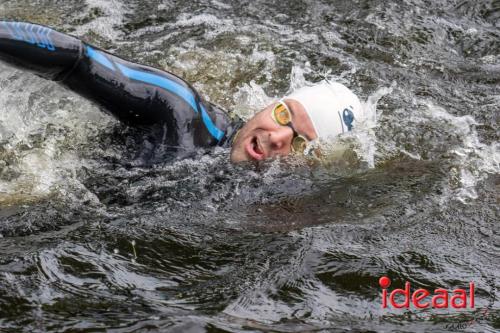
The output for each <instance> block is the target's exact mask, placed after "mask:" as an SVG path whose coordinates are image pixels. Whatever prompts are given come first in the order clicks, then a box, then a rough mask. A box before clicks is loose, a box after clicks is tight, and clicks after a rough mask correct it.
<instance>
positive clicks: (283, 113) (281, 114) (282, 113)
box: [273, 103, 292, 126]
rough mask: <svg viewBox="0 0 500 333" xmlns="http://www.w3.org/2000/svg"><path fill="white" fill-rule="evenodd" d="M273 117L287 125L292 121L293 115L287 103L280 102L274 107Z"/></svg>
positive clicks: (279, 122)
mask: <svg viewBox="0 0 500 333" xmlns="http://www.w3.org/2000/svg"><path fill="white" fill-rule="evenodd" d="M273 119H274V120H275V121H276V122H277V123H278V124H280V125H282V126H285V125H287V124H289V123H290V122H291V121H292V115H291V114H290V111H288V109H287V108H286V106H285V104H283V103H278V104H276V106H275V107H274V109H273Z"/></svg>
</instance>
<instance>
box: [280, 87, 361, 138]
mask: <svg viewBox="0 0 500 333" xmlns="http://www.w3.org/2000/svg"><path fill="white" fill-rule="evenodd" d="M285 99H293V100H295V101H297V102H300V103H301V104H302V106H303V107H304V109H305V110H306V112H307V114H308V115H309V118H310V119H311V121H312V123H313V126H314V129H315V130H316V134H317V135H318V138H320V139H321V140H328V139H333V138H334V137H336V136H337V135H339V134H342V133H345V132H348V131H350V130H352V128H353V127H354V125H355V123H356V121H357V120H360V119H361V118H362V117H363V108H362V107H361V103H360V102H359V99H358V97H357V96H356V95H354V93H353V92H352V91H351V90H349V89H348V88H347V87H346V86H344V85H343V84H340V83H336V82H329V81H322V82H320V83H318V84H316V85H314V86H310V87H303V88H300V89H298V90H296V91H294V92H293V93H292V94H291V95H289V96H287V97H285Z"/></svg>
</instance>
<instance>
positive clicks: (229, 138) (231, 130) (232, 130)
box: [219, 118, 245, 147]
mask: <svg viewBox="0 0 500 333" xmlns="http://www.w3.org/2000/svg"><path fill="white" fill-rule="evenodd" d="M243 125H245V122H244V121H243V120H241V119H240V118H237V119H235V120H233V121H232V122H231V125H229V126H228V127H227V129H226V134H225V135H224V137H223V138H222V139H221V140H220V141H219V146H221V147H231V146H232V144H233V140H234V138H235V137H236V134H237V133H238V131H239V130H240V129H241V128H242V127H243Z"/></svg>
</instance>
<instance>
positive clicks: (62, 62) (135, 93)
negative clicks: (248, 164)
mask: <svg viewBox="0 0 500 333" xmlns="http://www.w3.org/2000/svg"><path fill="white" fill-rule="evenodd" d="M0 59H1V60H3V61H5V62H7V63H10V64H12V65H15V66H17V67H20V68H24V69H28V70H31V71H32V72H34V73H35V74H36V75H38V76H41V77H44V78H46V79H50V80H53V81H57V82H59V83H60V84H62V85H64V86H66V87H68V88H69V89H71V90H73V91H75V92H77V93H78V94H80V95H82V96H84V97H86V98H88V99H90V100H93V101H94V102H95V103H97V104H98V105H99V106H101V107H102V108H103V109H104V110H106V111H107V112H110V113H111V114H112V115H113V116H115V117H116V118H118V119H119V120H120V121H122V122H124V123H126V124H129V125H132V126H136V127H141V128H145V129H148V128H153V127H160V128H162V130H163V131H164V132H163V136H164V137H165V143H166V144H168V145H169V146H171V147H175V148H176V149H178V150H179V151H189V150H192V149H195V148H197V147H212V146H217V145H218V146H223V147H229V146H231V161H232V162H234V163H236V162H241V161H251V160H254V161H259V160H264V159H267V158H273V157H276V156H284V155H288V154H290V153H291V152H297V153H302V152H304V151H305V150H306V147H307V145H308V143H309V142H311V141H313V140H316V139H320V140H322V141H328V140H331V139H333V138H335V137H336V136H337V135H339V134H341V133H344V132H347V131H350V130H352V128H353V126H355V122H356V119H360V118H361V117H363V110H362V108H361V105H360V102H359V100H358V98H357V97H356V96H355V95H354V94H353V93H352V92H351V91H350V90H349V89H348V88H346V87H345V86H343V85H341V84H339V83H331V82H326V81H324V82H321V83H319V84H316V85H314V86H311V87H304V88H301V89H299V90H297V91H295V92H293V93H292V94H291V95H289V96H287V97H284V98H282V99H280V100H279V101H277V102H274V103H272V104H270V105H268V106H267V107H266V108H264V109H263V110H262V111H260V112H259V113H257V114H256V115H255V116H254V117H253V118H251V119H250V120H249V121H247V122H246V123H244V122H243V121H242V120H241V119H239V118H237V117H230V116H229V115H228V114H227V113H226V112H224V111H223V110H221V109H220V108H218V107H217V106H215V105H213V104H211V103H207V102H206V101H204V100H203V98H202V97H201V96H200V95H199V94H198V93H197V92H196V90H194V88H193V87H192V86H191V85H190V84H189V83H187V82H186V81H184V80H183V79H181V78H179V77H177V76H175V75H173V74H171V73H168V72H165V71H161V70H158V69H155V68H152V67H148V66H143V65H139V64H135V63H132V62H129V61H126V60H124V59H121V58H119V57H116V56H114V55H112V54H109V53H107V52H105V51H103V50H100V49H98V48H96V47H94V46H91V45H88V44H86V43H84V42H82V41H80V40H79V39H77V38H75V37H72V36H69V35H66V34H63V33H60V32H58V31H55V30H52V29H50V28H47V27H44V26H40V25H36V24H31V23H23V22H4V21H0Z"/></svg>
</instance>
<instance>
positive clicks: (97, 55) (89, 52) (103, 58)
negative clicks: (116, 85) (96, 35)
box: [87, 46, 115, 72]
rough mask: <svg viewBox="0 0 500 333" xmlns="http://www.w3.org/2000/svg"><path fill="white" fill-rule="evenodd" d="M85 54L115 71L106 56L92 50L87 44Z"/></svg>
mask: <svg viewBox="0 0 500 333" xmlns="http://www.w3.org/2000/svg"><path fill="white" fill-rule="evenodd" d="M87 55H88V56H89V58H91V59H93V60H94V61H96V62H98V63H100V64H101V65H103V66H104V67H106V68H108V69H110V70H112V71H113V72H114V71H115V67H114V66H113V64H112V63H111V61H110V60H109V59H108V58H106V56H105V55H104V54H102V53H101V52H99V51H96V50H94V49H93V48H91V47H90V46H87Z"/></svg>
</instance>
